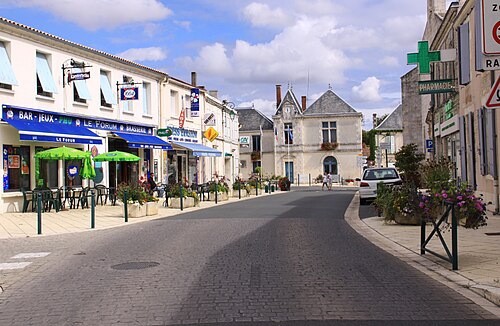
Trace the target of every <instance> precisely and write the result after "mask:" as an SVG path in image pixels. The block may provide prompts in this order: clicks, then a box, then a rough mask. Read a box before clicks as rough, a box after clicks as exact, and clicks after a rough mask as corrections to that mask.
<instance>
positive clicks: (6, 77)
mask: <svg viewBox="0 0 500 326" xmlns="http://www.w3.org/2000/svg"><path fill="white" fill-rule="evenodd" d="M0 83H2V84H8V85H17V79H16V75H14V71H13V70H12V65H11V63H10V60H9V55H8V54H7V50H6V49H5V45H4V44H3V43H2V42H0Z"/></svg>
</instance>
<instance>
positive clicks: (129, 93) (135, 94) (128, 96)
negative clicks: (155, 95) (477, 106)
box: [120, 87, 139, 101]
mask: <svg viewBox="0 0 500 326" xmlns="http://www.w3.org/2000/svg"><path fill="white" fill-rule="evenodd" d="M138 99H139V87H124V88H121V89H120V100H121V101H133V100H138Z"/></svg>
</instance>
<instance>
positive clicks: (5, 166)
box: [2, 146, 9, 190]
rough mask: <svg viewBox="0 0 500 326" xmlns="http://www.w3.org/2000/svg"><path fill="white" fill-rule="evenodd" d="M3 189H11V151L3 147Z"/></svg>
mask: <svg viewBox="0 0 500 326" xmlns="http://www.w3.org/2000/svg"><path fill="white" fill-rule="evenodd" d="M2 160H3V190H6V189H9V169H8V161H9V153H8V151H7V148H5V146H4V148H3V158H2Z"/></svg>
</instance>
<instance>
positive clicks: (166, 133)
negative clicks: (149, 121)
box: [156, 128, 172, 137]
mask: <svg viewBox="0 0 500 326" xmlns="http://www.w3.org/2000/svg"><path fill="white" fill-rule="evenodd" d="M156 134H157V135H158V136H160V137H170V136H172V129H170V128H165V129H158V130H157V131H156Z"/></svg>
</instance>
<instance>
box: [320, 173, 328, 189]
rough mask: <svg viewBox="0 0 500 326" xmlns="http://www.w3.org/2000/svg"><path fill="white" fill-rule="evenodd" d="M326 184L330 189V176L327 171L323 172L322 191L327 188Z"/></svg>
mask: <svg viewBox="0 0 500 326" xmlns="http://www.w3.org/2000/svg"><path fill="white" fill-rule="evenodd" d="M325 186H326V189H328V178H327V175H326V172H325V173H323V185H322V186H321V191H323V190H325Z"/></svg>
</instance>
